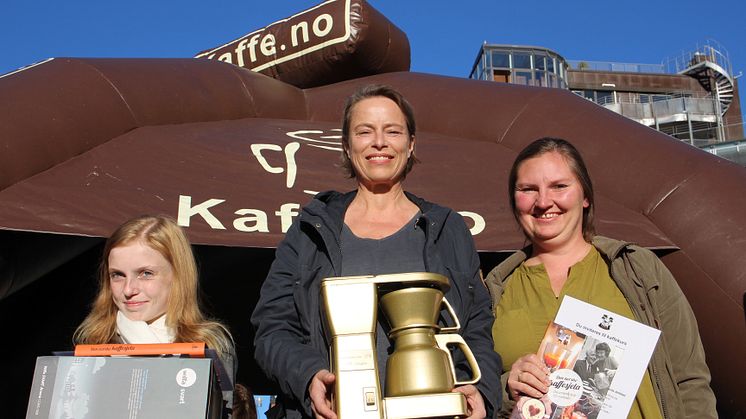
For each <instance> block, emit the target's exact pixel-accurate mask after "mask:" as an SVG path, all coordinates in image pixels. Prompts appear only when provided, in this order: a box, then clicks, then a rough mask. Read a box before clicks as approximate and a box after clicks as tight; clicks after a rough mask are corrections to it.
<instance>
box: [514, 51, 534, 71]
mask: <svg viewBox="0 0 746 419" xmlns="http://www.w3.org/2000/svg"><path fill="white" fill-rule="evenodd" d="M513 68H531V54H529V53H524V52H514V53H513Z"/></svg>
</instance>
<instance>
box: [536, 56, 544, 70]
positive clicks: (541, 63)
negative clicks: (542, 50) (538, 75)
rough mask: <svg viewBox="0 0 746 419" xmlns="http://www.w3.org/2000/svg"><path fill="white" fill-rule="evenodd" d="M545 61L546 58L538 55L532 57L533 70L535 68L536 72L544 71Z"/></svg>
mask: <svg viewBox="0 0 746 419" xmlns="http://www.w3.org/2000/svg"><path fill="white" fill-rule="evenodd" d="M546 61H547V57H545V56H543V55H539V54H536V55H534V68H536V69H537V70H546V69H547V64H546Z"/></svg>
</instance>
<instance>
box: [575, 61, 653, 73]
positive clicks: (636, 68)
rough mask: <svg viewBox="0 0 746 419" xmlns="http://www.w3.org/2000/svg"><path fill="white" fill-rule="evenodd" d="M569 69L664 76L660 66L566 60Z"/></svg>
mask: <svg viewBox="0 0 746 419" xmlns="http://www.w3.org/2000/svg"><path fill="white" fill-rule="evenodd" d="M567 63H568V64H569V65H570V68H572V69H573V70H578V71H614V72H624V73H654V74H665V72H666V68H665V67H664V66H663V65H662V64H635V63H616V62H610V61H582V60H567Z"/></svg>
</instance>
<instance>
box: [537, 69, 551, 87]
mask: <svg viewBox="0 0 746 419" xmlns="http://www.w3.org/2000/svg"><path fill="white" fill-rule="evenodd" d="M534 85H535V86H540V87H548V86H549V85H548V84H547V72H546V71H542V70H536V80H535V83H534Z"/></svg>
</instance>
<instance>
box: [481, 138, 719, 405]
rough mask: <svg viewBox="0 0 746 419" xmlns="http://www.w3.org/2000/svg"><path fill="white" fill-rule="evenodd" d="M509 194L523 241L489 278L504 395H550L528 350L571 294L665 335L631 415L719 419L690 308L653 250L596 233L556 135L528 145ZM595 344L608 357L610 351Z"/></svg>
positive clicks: (569, 152) (579, 163)
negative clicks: (714, 418)
mask: <svg viewBox="0 0 746 419" xmlns="http://www.w3.org/2000/svg"><path fill="white" fill-rule="evenodd" d="M508 193H509V200H510V205H511V209H512V210H513V214H514V215H515V218H516V220H517V221H518V224H519V225H520V226H521V228H522V230H523V233H524V234H525V236H526V238H527V239H528V240H529V241H530V246H529V247H527V248H525V249H523V250H522V251H518V252H516V253H515V254H514V255H512V256H510V257H509V258H508V259H506V260H505V261H504V262H502V263H501V264H500V265H498V266H497V267H496V268H495V269H493V270H492V272H490V273H489V275H488V276H487V285H488V286H489V288H490V291H491V294H492V298H493V307H494V310H495V317H496V320H495V325H494V328H493V335H494V336H501V337H505V336H510V337H511V339H504V338H503V339H500V340H499V341H497V340H496V341H495V350H496V351H499V352H500V354H501V355H502V357H503V362H504V364H503V365H504V366H505V369H506V370H509V371H507V372H506V373H505V374H503V386H504V387H507V390H508V392H509V398H510V399H513V400H517V398H518V396H520V395H523V394H526V395H528V396H531V397H541V396H542V395H543V394H545V393H546V392H547V390H548V386H549V370H548V369H547V367H546V366H545V365H544V362H543V361H541V360H540V359H539V357H538V356H537V355H535V352H536V350H537V348H538V346H539V343H540V342H541V340H542V337H543V336H544V332H545V330H546V328H547V324H549V322H550V321H551V320H553V319H554V317H555V315H556V313H557V311H558V309H559V305H560V302H561V300H562V297H563V296H564V295H572V296H573V297H575V298H578V299H581V300H584V301H586V302H589V303H591V304H594V305H597V306H600V307H603V308H605V309H606V310H609V311H612V312H615V313H618V314H621V315H624V316H626V317H628V318H632V319H635V320H637V321H639V322H642V323H644V324H647V325H649V326H651V327H655V328H657V329H660V330H661V331H662V332H663V333H662V335H661V341H660V342H658V346H657V347H656V350H655V352H654V354H653V356H652V358H651V361H650V364H649V365H648V370H647V372H646V374H645V375H644V377H643V380H642V383H641V385H640V388H639V390H638V392H637V396H636V399H635V400H634V402H633V405H632V408H631V410H630V412H629V417H630V418H646V419H648V418H661V417H663V418H683V417H688V418H694V417H696V418H710V417H717V414H716V413H715V396H714V394H713V392H712V390H711V389H710V386H709V381H710V373H709V369H708V368H707V365H706V364H705V353H704V350H703V348H702V343H701V341H700V337H699V331H698V329H697V322H696V320H695V318H694V313H693V312H692V310H691V308H690V306H689V303H688V302H687V300H686V298H685V297H684V294H683V293H682V292H681V290H680V289H679V287H678V285H677V284H676V281H675V280H674V278H673V277H672V275H671V273H670V272H669V271H668V270H667V269H666V267H665V266H664V265H663V263H662V262H661V261H660V260H659V259H658V258H657V257H656V256H655V254H653V253H652V252H651V251H649V250H647V249H644V248H642V247H639V246H635V245H632V244H630V243H625V242H621V241H618V240H613V239H609V238H605V237H601V236H595V233H594V226H593V216H594V197H593V185H592V183H591V179H590V176H589V174H588V170H587V169H586V166H585V163H584V162H583V159H582V157H581V156H580V153H579V152H578V150H577V149H576V148H575V147H574V146H573V145H572V144H570V143H569V142H567V141H565V140H562V139H557V138H542V139H539V140H536V141H534V142H533V143H531V144H529V145H528V146H526V148H524V149H523V150H522V151H521V152H520V153H518V156H517V157H516V159H515V162H514V163H513V167H512V169H511V171H510V174H509V180H508ZM603 345H606V344H603ZM599 347H600V348H601V349H604V350H602V351H601V353H600V354H599V355H604V354H603V353H604V352H605V355H604V358H606V357H607V356H608V352H609V351H608V350H605V349H608V348H609V347H608V345H606V346H605V347H604V346H602V345H599ZM597 349H598V348H597ZM586 362H588V361H586ZM596 362H604V361H603V360H598V361H596ZM507 398H508V397H506V399H507ZM510 405H512V403H505V405H504V406H505V408H506V409H505V410H509V409H510ZM505 413H507V414H509V411H508V412H505Z"/></svg>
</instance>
